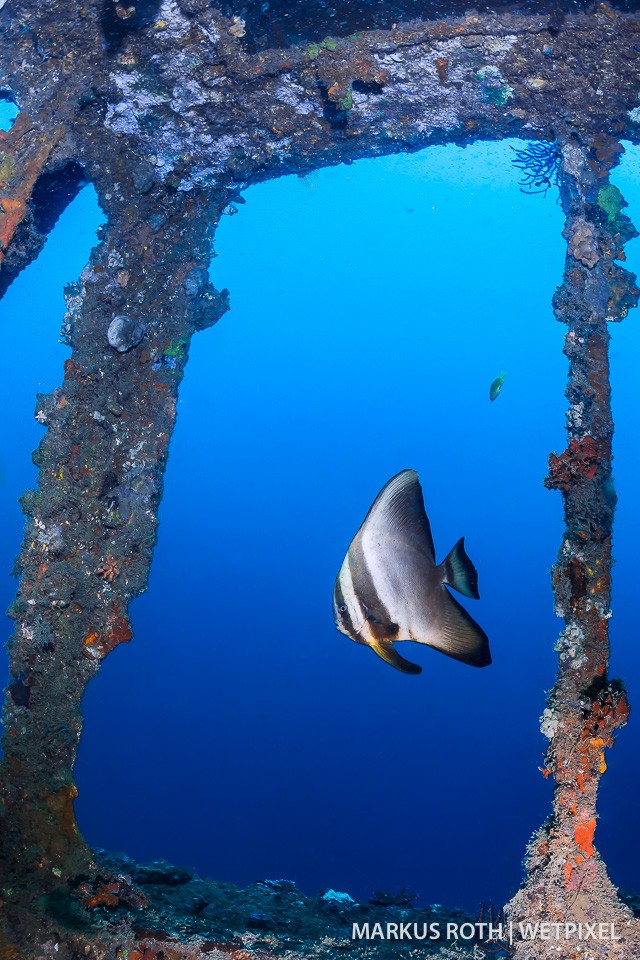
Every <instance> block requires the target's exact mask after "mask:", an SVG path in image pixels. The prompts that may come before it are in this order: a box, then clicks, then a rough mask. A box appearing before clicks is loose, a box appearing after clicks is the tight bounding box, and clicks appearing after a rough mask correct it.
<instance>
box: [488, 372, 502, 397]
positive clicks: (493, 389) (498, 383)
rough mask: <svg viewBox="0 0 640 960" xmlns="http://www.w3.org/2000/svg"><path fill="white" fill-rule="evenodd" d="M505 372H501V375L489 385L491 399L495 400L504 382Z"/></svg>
mask: <svg viewBox="0 0 640 960" xmlns="http://www.w3.org/2000/svg"><path fill="white" fill-rule="evenodd" d="M504 378H505V374H504V373H501V374H500V376H499V377H496V378H495V380H494V381H493V383H492V384H491V386H490V387H489V400H495V399H496V397H497V396H498V394H499V393H500V391H501V390H502V386H503V384H504Z"/></svg>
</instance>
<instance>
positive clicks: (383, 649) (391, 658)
mask: <svg viewBox="0 0 640 960" xmlns="http://www.w3.org/2000/svg"><path fill="white" fill-rule="evenodd" d="M369 646H370V647H371V649H372V650H374V651H375V652H376V653H377V654H378V656H379V657H381V658H382V659H383V660H384V661H385V663H389V664H391V666H392V667H395V668H396V670H400V671H401V672H402V673H413V674H417V673H422V667H419V666H418V664H417V663H411V662H410V661H409V660H405V659H404V657H401V656H400V654H399V653H398V651H397V650H396V649H395V647H394V646H393V644H392V643H391V641H390V640H376V641H375V642H374V643H370V644H369Z"/></svg>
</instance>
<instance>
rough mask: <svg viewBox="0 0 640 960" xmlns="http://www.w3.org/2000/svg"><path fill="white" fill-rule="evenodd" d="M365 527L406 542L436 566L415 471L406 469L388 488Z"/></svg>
mask: <svg viewBox="0 0 640 960" xmlns="http://www.w3.org/2000/svg"><path fill="white" fill-rule="evenodd" d="M362 527H363V528H364V527H372V528H375V529H376V530H379V531H380V532H381V533H385V534H387V535H390V536H392V537H396V538H398V539H399V540H402V541H403V542H404V543H407V544H409V545H411V546H412V547H413V548H414V549H415V550H419V551H420V553H422V554H426V556H428V557H429V559H430V560H431V561H433V563H434V564H435V550H434V547H433V537H432V536H431V526H430V524H429V519H428V517H427V513H426V510H425V508H424V500H423V498H422V487H421V486H420V481H419V480H418V474H417V473H416V472H415V470H403V471H402V472H401V473H398V474H396V476H395V477H392V478H391V480H389V482H388V483H386V484H385V485H384V487H383V488H382V490H381V491H380V493H379V494H378V496H377V497H376V499H375V500H374V501H373V504H372V506H371V509H370V510H369V513H368V514H367V516H366V518H365V521H364V523H363V524H362Z"/></svg>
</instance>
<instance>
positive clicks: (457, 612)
mask: <svg viewBox="0 0 640 960" xmlns="http://www.w3.org/2000/svg"><path fill="white" fill-rule="evenodd" d="M441 589H442V605H441V607H440V610H439V612H438V621H437V635H436V636H431V637H430V638H429V639H428V640H425V641H423V642H425V643H427V644H428V645H429V646H430V647H433V648H434V650H440V652H441V653H446V654H447V656H448V657H453V659H454V660H461V661H462V662H463V663H468V664H470V665H471V666H472V667H488V666H489V664H490V663H491V653H490V651H489V639H488V637H487V635H486V633H485V632H484V630H483V629H482V627H481V626H480V625H479V624H477V623H476V622H475V620H474V619H473V617H470V616H469V614H468V613H467V611H466V610H465V608H464V607H463V606H462V604H460V603H458V601H457V600H456V599H455V598H454V597H452V596H451V594H450V593H449V591H448V590H447V588H446V587H442V588H441Z"/></svg>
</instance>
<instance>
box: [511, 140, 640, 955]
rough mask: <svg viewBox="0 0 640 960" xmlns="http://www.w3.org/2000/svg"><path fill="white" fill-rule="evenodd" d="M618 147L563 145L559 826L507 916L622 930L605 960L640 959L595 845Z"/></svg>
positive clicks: (618, 709) (610, 702)
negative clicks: (565, 368)
mask: <svg viewBox="0 0 640 960" xmlns="http://www.w3.org/2000/svg"><path fill="white" fill-rule="evenodd" d="M621 152H622V150H621V147H620V145H619V144H618V143H617V142H616V141H615V140H613V139H612V138H610V137H608V136H606V135H603V136H601V137H599V138H598V139H597V140H596V141H594V142H592V143H590V144H588V145H578V144H577V143H575V142H573V143H564V144H563V145H562V179H561V198H562V203H563V207H564V210H565V214H566V226H565V230H564V237H565V239H566V240H567V256H566V263H565V271H564V278H563V283H562V285H561V286H560V288H559V289H558V290H557V292H556V295H555V299H554V309H555V314H556V317H557V319H558V320H560V321H562V322H564V323H566V324H567V327H568V330H567V335H566V339H565V348H564V352H565V354H566V356H567V357H568V360H569V376H568V385H567V390H566V396H567V399H568V400H569V409H568V411H567V440H568V445H567V449H566V450H565V451H564V452H563V453H562V454H560V455H557V454H555V453H552V454H551V456H550V458H549V475H548V477H547V479H546V481H545V483H546V486H548V487H549V488H551V489H557V490H561V491H562V496H563V501H564V519H565V532H564V536H563V540H562V545H561V547H560V551H559V554H558V560H557V562H556V565H555V567H554V569H553V589H554V595H555V603H556V612H557V613H558V615H559V616H561V617H563V618H564V621H565V628H564V630H563V631H562V633H561V634H560V638H559V640H558V643H557V646H556V650H557V652H558V656H559V667H558V676H557V680H556V683H555V686H554V688H553V690H552V691H551V694H550V697H549V701H548V706H547V708H546V709H545V711H544V714H543V717H542V732H543V733H544V734H545V735H546V736H547V737H548V738H549V741H550V742H549V748H548V751H547V757H546V766H545V768H544V770H543V774H544V775H545V776H552V777H553V779H554V800H553V814H552V817H551V819H550V820H549V822H548V823H546V824H545V825H544V826H543V827H542V828H541V829H540V831H539V832H538V833H537V834H536V835H535V836H534V838H533V840H532V842H531V844H530V846H529V851H528V859H527V881H526V883H525V885H524V887H523V889H522V890H521V891H520V892H519V893H518V894H517V896H516V897H515V899H514V900H513V901H512V903H511V904H510V905H509V909H508V913H509V916H510V918H511V919H512V920H514V922H517V921H522V920H530V919H532V918H534V919H542V920H547V921H550V922H556V921H558V920H562V921H567V922H575V923H576V924H579V923H583V924H584V923H589V922H590V923H593V922H596V923H597V922H605V921H606V922H607V923H612V922H615V924H616V928H617V935H620V936H621V937H622V941H621V942H620V943H612V942H609V941H606V942H605V941H603V942H598V941H596V942H592V941H591V940H590V939H589V942H588V944H586V943H585V948H586V947H587V946H588V949H589V951H590V954H589V955H590V956H594V957H596V956H597V957H607V958H614V957H617V956H620V957H622V956H625V957H626V956H631V955H633V956H635V952H640V930H639V924H638V920H635V919H633V918H632V915H631V912H630V911H629V910H628V908H626V907H624V906H623V905H622V904H621V903H620V902H619V901H618V899H617V893H616V890H615V888H614V887H613V885H612V884H611V881H610V880H609V878H608V876H607V872H606V869H605V866H604V863H603V861H602V859H601V857H600V855H599V854H598V852H597V849H596V847H595V845H594V839H595V835H596V826H597V810H596V799H597V792H598V785H599V782H600V778H601V776H602V774H603V773H604V772H605V770H606V768H607V764H606V751H607V749H608V748H609V747H611V746H613V742H614V736H615V733H616V731H617V729H618V728H619V727H621V726H623V725H624V724H625V723H626V721H627V718H628V716H629V705H628V703H627V698H626V694H625V690H624V687H623V686H622V684H621V683H620V682H619V681H615V680H610V679H609V675H608V669H609V618H610V616H611V610H610V602H611V567H612V551H611V543H612V532H613V516H614V510H615V504H616V494H615V490H614V486H613V478H612V466H611V461H612V439H613V421H612V419H611V390H610V383H609V355H608V347H609V333H608V330H607V323H608V322H613V321H619V320H622V319H623V318H624V317H625V316H626V315H627V312H628V311H629V309H630V308H632V307H634V306H635V305H636V303H637V299H638V292H639V291H638V289H637V287H636V278H635V276H634V275H633V274H631V273H629V271H627V270H625V269H624V268H623V267H621V266H620V264H619V263H618V262H617V261H619V260H623V259H624V250H623V247H624V244H625V242H626V241H627V240H629V239H631V238H632V237H634V236H637V232H636V230H635V229H634V227H633V225H632V224H631V222H630V220H629V218H628V217H627V216H626V215H625V214H624V212H623V210H624V207H625V206H626V203H625V201H624V199H623V197H622V195H621V194H620V192H619V191H618V190H617V188H616V187H615V186H613V185H612V184H611V181H610V178H609V173H610V170H611V168H612V167H613V166H614V165H615V164H616V163H617V162H618V159H619V156H620V153H621ZM548 947H549V945H548V943H547V944H545V943H544V942H537V943H533V944H532V943H526V944H524V943H523V944H520V946H519V947H518V950H517V951H516V953H515V956H516V957H520V956H522V957H523V958H524V957H526V958H531V960H533V958H537V957H545V956H547V953H546V952H545V951H548ZM554 948H555V944H554ZM563 949H564V952H562V951H561V952H560V954H556V953H554V956H556V955H559V956H563V957H564V956H566V957H571V956H573V955H574V954H573V953H572V950H575V944H568V945H565V946H564V948H563ZM633 951H635V952H633Z"/></svg>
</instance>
